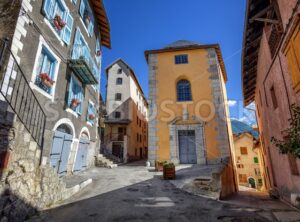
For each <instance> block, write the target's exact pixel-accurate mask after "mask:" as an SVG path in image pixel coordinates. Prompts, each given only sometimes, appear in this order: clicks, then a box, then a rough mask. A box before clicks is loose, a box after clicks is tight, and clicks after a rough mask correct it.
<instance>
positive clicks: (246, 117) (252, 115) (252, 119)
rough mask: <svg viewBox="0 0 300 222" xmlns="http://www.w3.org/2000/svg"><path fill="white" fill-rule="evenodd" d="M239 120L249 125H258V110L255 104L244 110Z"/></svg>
mask: <svg viewBox="0 0 300 222" xmlns="http://www.w3.org/2000/svg"><path fill="white" fill-rule="evenodd" d="M239 120H240V121H242V122H245V123H247V124H249V125H255V124H256V109H255V104H254V103H251V104H250V105H248V106H247V107H245V108H244V109H243V114H242V116H241V117H240V118H239Z"/></svg>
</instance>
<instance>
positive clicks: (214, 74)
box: [145, 40, 232, 165]
mask: <svg viewBox="0 0 300 222" xmlns="http://www.w3.org/2000/svg"><path fill="white" fill-rule="evenodd" d="M145 56H146V59H147V62H148V68H149V101H150V104H149V113H150V114H149V136H148V138H149V150H148V160H149V161H150V163H151V164H152V165H153V164H154V162H155V161H156V160H170V161H172V162H174V163H175V164H216V163H220V162H222V161H224V160H225V159H227V160H228V159H229V160H231V158H230V156H231V152H230V147H231V145H230V144H231V142H230V141H232V140H231V136H229V135H231V126H230V121H229V118H228V108H227V105H226V104H225V102H224V101H227V95H226V89H225V83H226V81H227V76H226V71H225V66H224V62H223V59H222V55H221V50H220V47H219V45H217V44H214V45H199V44H195V43H192V42H189V41H183V40H182V41H177V42H175V43H173V44H171V45H169V46H167V47H166V48H163V49H158V50H149V51H146V52H145Z"/></svg>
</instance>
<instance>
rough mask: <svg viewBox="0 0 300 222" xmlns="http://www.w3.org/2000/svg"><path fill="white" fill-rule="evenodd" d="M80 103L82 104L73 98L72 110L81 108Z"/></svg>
mask: <svg viewBox="0 0 300 222" xmlns="http://www.w3.org/2000/svg"><path fill="white" fill-rule="evenodd" d="M80 103H81V102H80V101H79V100H78V99H76V98H73V99H72V102H71V108H73V109H76V108H77V107H78V106H79V104H80Z"/></svg>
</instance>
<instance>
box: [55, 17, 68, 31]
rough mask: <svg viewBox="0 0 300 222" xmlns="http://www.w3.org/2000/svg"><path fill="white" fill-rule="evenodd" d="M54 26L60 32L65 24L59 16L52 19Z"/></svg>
mask: <svg viewBox="0 0 300 222" xmlns="http://www.w3.org/2000/svg"><path fill="white" fill-rule="evenodd" d="M54 25H55V26H56V28H57V29H58V30H61V29H62V28H63V27H65V26H66V22H65V21H63V20H62V18H61V17H60V16H59V15H56V16H55V17H54Z"/></svg>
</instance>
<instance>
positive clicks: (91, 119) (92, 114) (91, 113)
mask: <svg viewBox="0 0 300 222" xmlns="http://www.w3.org/2000/svg"><path fill="white" fill-rule="evenodd" d="M95 119H96V110H95V106H94V104H93V103H92V102H89V105H88V112H87V122H88V123H89V124H91V125H94V124H95Z"/></svg>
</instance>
